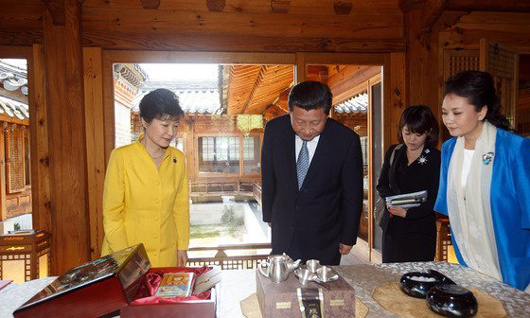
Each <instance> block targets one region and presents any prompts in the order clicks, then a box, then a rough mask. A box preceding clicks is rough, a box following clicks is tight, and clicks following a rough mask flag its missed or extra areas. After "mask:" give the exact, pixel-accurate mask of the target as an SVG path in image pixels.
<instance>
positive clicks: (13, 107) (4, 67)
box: [0, 59, 29, 120]
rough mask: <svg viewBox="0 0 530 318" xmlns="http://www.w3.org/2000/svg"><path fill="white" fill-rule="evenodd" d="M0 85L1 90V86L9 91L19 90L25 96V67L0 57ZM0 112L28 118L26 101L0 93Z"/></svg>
mask: <svg viewBox="0 0 530 318" xmlns="http://www.w3.org/2000/svg"><path fill="white" fill-rule="evenodd" d="M0 85H1V87H0V91H1V90H2V89H1V88H3V89H5V90H7V91H10V92H16V91H17V90H20V92H21V93H22V94H23V95H25V96H27V95H28V80H27V71H26V69H24V68H20V67H18V66H16V65H12V64H9V63H7V62H6V60H1V59H0ZM15 95H16V94H15ZM0 114H6V115H7V116H9V117H12V118H18V119H20V120H24V119H27V118H29V106H28V105H27V104H26V103H23V102H20V101H16V100H14V99H12V98H9V97H6V96H1V95H0Z"/></svg>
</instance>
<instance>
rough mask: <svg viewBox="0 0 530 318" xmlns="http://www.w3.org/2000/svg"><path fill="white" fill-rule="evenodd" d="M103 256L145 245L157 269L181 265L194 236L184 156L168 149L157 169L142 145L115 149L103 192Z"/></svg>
mask: <svg viewBox="0 0 530 318" xmlns="http://www.w3.org/2000/svg"><path fill="white" fill-rule="evenodd" d="M103 228H104V231H105V238H104V240H103V247H102V251H101V254H102V255H107V254H110V253H113V252H116V251H119V250H121V249H124V248H126V247H129V246H131V245H135V244H138V243H143V244H144V245H145V248H146V250H147V255H148V256H149V260H150V262H151V264H152V266H154V267H164V266H176V265H177V256H176V253H177V250H187V249H188V244H189V233H190V214H189V195H188V178H187V176H186V169H185V164H184V154H183V153H182V152H181V151H180V150H177V149H175V148H173V147H168V148H167V150H166V153H165V154H164V157H163V158H162V161H161V163H160V167H159V168H158V169H157V167H156V165H155V163H154V161H153V159H152V158H151V156H150V155H149V153H147V150H146V149H145V147H144V146H143V145H142V144H140V143H139V142H135V143H133V144H130V145H127V146H124V147H120V148H117V149H114V150H113V151H112V153H111V155H110V160H109V165H108V168H107V175H106V177H105V188H104V191H103Z"/></svg>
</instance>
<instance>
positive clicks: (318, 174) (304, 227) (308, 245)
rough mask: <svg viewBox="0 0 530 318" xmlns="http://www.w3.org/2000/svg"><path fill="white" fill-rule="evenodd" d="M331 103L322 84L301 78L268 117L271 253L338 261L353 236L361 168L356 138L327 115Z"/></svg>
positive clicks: (264, 153)
mask: <svg viewBox="0 0 530 318" xmlns="http://www.w3.org/2000/svg"><path fill="white" fill-rule="evenodd" d="M331 101H332V95H331V91H330V89H329V88H328V87H327V86H326V85H324V84H322V83H320V82H313V81H307V82H302V83H299V84H297V85H296V86H294V87H293V88H292V90H291V92H290V94H289V114H288V115H284V116H281V117H278V118H275V119H273V120H271V121H269V122H268V123H267V126H266V128H265V134H264V137H263V147H262V149H261V179H262V202H263V206H262V208H263V221H265V222H268V223H269V225H270V226H271V227H272V254H281V253H286V254H287V255H289V256H290V257H292V258H293V259H298V258H300V259H302V260H303V261H305V260H308V259H318V260H320V263H321V264H325V265H338V264H339V262H340V258H341V254H343V255H344V254H348V253H349V252H350V250H351V248H352V246H353V245H354V244H355V242H356V240H357V232H358V229H359V220H360V217H361V209H362V202H363V166H362V155H361V145H360V140H359V136H358V135H357V134H356V133H354V132H353V131H351V130H350V129H348V128H347V127H345V126H343V125H342V124H340V123H338V122H336V121H335V120H333V119H331V118H328V115H329V112H330V109H331Z"/></svg>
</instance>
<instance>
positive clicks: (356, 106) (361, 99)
mask: <svg viewBox="0 0 530 318" xmlns="http://www.w3.org/2000/svg"><path fill="white" fill-rule="evenodd" d="M334 108H335V112H337V113H339V114H348V113H353V114H355V113H366V111H367V109H368V93H366V92H364V93H361V94H357V95H355V96H353V97H352V98H350V99H348V100H346V101H344V102H342V103H340V104H338V105H336V106H335V107H334Z"/></svg>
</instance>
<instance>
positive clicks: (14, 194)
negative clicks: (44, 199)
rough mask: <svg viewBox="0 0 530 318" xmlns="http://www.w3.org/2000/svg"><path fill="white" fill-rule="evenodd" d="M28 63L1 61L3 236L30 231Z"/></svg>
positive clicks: (0, 195)
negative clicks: (14, 232)
mask: <svg viewBox="0 0 530 318" xmlns="http://www.w3.org/2000/svg"><path fill="white" fill-rule="evenodd" d="M29 120H30V118H29V102H28V71H27V60H26V59H0V124H1V125H2V131H1V132H0V159H1V160H0V234H9V233H10V232H13V231H20V230H30V229H32V228H33V224H32V216H31V212H32V207H31V173H30V172H31V166H30V162H31V160H30V129H29V128H30V126H29Z"/></svg>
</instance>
